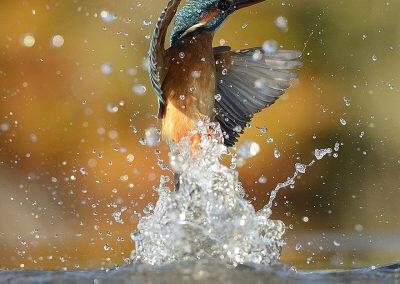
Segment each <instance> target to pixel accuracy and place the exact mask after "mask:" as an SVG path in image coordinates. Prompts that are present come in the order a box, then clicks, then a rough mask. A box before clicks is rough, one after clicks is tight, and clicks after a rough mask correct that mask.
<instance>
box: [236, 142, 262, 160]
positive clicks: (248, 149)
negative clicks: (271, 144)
mask: <svg viewBox="0 0 400 284" xmlns="http://www.w3.org/2000/svg"><path fill="white" fill-rule="evenodd" d="M259 152H260V145H258V144H257V143H256V142H254V141H251V140H246V141H243V142H242V143H241V144H240V145H239V146H238V147H237V153H238V154H239V155H240V156H241V157H242V158H245V159H247V158H251V157H254V156H256V155H257V154H258V153H259Z"/></svg>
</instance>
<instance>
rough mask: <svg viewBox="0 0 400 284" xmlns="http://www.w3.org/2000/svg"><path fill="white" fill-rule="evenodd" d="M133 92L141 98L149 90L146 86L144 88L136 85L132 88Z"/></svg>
mask: <svg viewBox="0 0 400 284" xmlns="http://www.w3.org/2000/svg"><path fill="white" fill-rule="evenodd" d="M132 91H133V92H134V93H135V94H137V95H139V96H143V95H144V93H146V91H147V88H146V87H145V86H143V85H140V84H136V85H134V86H133V87H132Z"/></svg>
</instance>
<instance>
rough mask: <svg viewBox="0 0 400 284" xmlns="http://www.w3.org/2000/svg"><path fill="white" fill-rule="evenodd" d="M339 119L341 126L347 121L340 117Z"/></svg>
mask: <svg viewBox="0 0 400 284" xmlns="http://www.w3.org/2000/svg"><path fill="white" fill-rule="evenodd" d="M339 121H340V124H341V125H343V126H344V125H346V124H347V121H346V120H345V119H344V118H340V120H339Z"/></svg>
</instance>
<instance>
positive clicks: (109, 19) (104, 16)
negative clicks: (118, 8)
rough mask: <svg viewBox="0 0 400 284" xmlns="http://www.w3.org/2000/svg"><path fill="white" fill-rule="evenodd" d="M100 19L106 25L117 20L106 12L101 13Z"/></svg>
mask: <svg viewBox="0 0 400 284" xmlns="http://www.w3.org/2000/svg"><path fill="white" fill-rule="evenodd" d="M100 17H101V19H102V20H103V21H104V22H106V23H111V22H112V21H114V18H115V17H114V15H113V14H112V13H111V12H109V11H106V10H103V11H101V12H100Z"/></svg>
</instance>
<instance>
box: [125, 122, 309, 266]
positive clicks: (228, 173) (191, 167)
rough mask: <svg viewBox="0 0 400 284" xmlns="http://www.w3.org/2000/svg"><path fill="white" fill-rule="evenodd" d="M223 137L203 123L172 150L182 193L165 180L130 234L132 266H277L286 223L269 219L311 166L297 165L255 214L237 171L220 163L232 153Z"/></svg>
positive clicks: (214, 126)
mask: <svg viewBox="0 0 400 284" xmlns="http://www.w3.org/2000/svg"><path fill="white" fill-rule="evenodd" d="M210 133H211V134H210ZM220 137H221V132H220V129H219V127H218V126H217V125H216V124H212V123H211V124H209V123H200V124H199V127H198V130H196V131H194V132H193V133H191V134H190V136H189V137H188V138H185V139H183V140H182V142H181V143H179V144H178V145H175V146H174V147H173V148H172V151H171V155H170V164H171V168H172V169H173V171H174V172H175V173H177V174H179V175H180V187H179V191H170V190H169V189H168V188H167V186H166V185H167V183H168V178H167V177H165V176H162V177H161V182H160V186H159V187H158V188H157V189H156V190H157V192H158V194H159V200H158V202H157V204H156V206H155V207H154V211H153V213H152V214H148V215H146V216H144V217H142V218H141V219H140V221H139V224H138V227H137V231H136V232H135V233H133V234H132V236H131V237H132V239H133V240H134V241H135V245H136V249H135V250H134V251H133V252H132V255H131V258H132V260H133V261H134V262H136V263H147V264H153V265H154V264H167V263H173V262H177V261H190V260H196V259H204V258H214V259H220V260H223V261H226V262H228V263H233V264H235V265H236V264H239V263H249V262H251V263H259V264H264V265H272V264H276V263H278V262H279V259H280V251H281V248H282V246H283V245H284V241H283V240H282V236H283V234H284V232H285V224H284V223H283V222H282V221H279V220H271V219H270V216H271V213H272V211H271V207H272V203H273V200H274V199H275V197H276V194H277V193H278V191H279V190H280V189H282V188H284V187H287V186H290V185H293V184H294V182H295V178H296V177H297V175H298V174H300V173H304V172H305V170H306V168H307V165H302V164H297V165H296V172H295V174H294V176H293V177H292V178H289V179H288V180H287V181H286V182H284V183H281V184H278V185H277V187H276V188H275V189H274V190H273V191H272V193H271V197H270V201H269V203H268V204H267V205H266V206H265V207H264V208H263V209H261V210H260V211H258V212H257V211H255V209H254V207H253V206H252V205H251V204H250V203H249V202H248V201H247V200H246V199H245V198H244V190H243V187H242V185H241V183H240V182H239V181H238V172H237V171H236V170H235V167H232V166H231V167H227V166H225V165H223V164H221V162H220V160H221V157H222V156H223V155H224V154H227V153H228V151H227V148H226V147H225V146H224V145H222V144H221V139H220ZM195 139H197V140H198V141H199V143H198V145H197V146H196V147H193V146H191V142H190V141H193V140H195ZM313 163H314V161H313V162H312V163H310V164H309V165H308V166H310V165H312V164H313Z"/></svg>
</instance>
